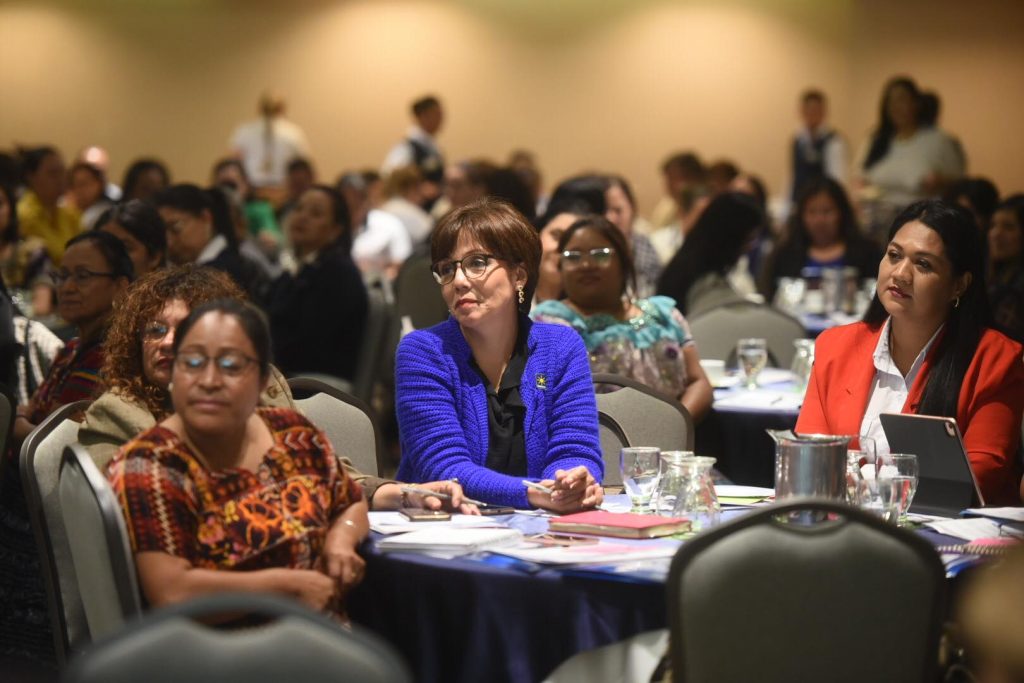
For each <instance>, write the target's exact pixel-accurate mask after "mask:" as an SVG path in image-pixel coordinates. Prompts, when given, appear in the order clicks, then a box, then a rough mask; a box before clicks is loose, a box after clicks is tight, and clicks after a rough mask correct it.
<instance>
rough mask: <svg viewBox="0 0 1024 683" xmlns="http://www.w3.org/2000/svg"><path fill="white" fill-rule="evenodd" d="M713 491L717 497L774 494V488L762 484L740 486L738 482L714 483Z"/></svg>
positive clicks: (751, 496)
mask: <svg viewBox="0 0 1024 683" xmlns="http://www.w3.org/2000/svg"><path fill="white" fill-rule="evenodd" d="M715 493H717V494H718V497H719V498H768V497H769V496H774V495H775V489H769V488H765V487H764V486H740V485H738V484H716V485H715Z"/></svg>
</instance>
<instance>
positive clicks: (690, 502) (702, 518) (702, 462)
mask: <svg viewBox="0 0 1024 683" xmlns="http://www.w3.org/2000/svg"><path fill="white" fill-rule="evenodd" d="M714 464H715V459H714V458H708V457H705V456H700V455H695V456H689V457H686V458H681V459H680V460H679V461H678V466H679V467H680V469H681V474H682V477H681V481H682V486H681V487H680V488H679V490H678V492H677V495H676V500H675V504H674V505H673V506H672V516H673V517H685V518H686V519H688V520H690V530H691V531H695V532H699V531H705V530H707V529H709V528H711V527H713V526H715V525H716V524H718V522H719V520H720V518H721V511H722V506H721V504H720V503H719V502H718V494H717V493H716V492H715V483H714V481H712V479H711V467H712V466H713V465H714Z"/></svg>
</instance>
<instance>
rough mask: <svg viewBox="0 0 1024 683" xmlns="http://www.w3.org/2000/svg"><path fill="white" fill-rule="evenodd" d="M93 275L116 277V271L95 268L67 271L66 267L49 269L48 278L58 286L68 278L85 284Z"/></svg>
mask: <svg viewBox="0 0 1024 683" xmlns="http://www.w3.org/2000/svg"><path fill="white" fill-rule="evenodd" d="M94 277H109V278H115V277H117V274H116V273H99V272H97V271H95V270H89V269H88V268H75V270H74V271H68V270H66V269H63V268H62V269H61V270H51V271H50V279H52V280H53V283H54V284H55V285H57V286H58V287H60V286H62V285H63V284H64V283H65V282H67V281H68V280H74V281H75V284H76V285H85V284H88V283H89V280H91V279H93V278H94Z"/></svg>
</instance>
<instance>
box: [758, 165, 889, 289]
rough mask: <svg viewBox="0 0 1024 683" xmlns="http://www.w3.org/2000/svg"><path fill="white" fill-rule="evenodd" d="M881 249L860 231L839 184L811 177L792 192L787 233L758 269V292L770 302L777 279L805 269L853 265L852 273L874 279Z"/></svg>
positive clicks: (799, 272) (830, 180)
mask: <svg viewBox="0 0 1024 683" xmlns="http://www.w3.org/2000/svg"><path fill="white" fill-rule="evenodd" d="M881 256H882V249H881V248H880V247H879V246H878V245H877V244H876V243H875V242H874V241H873V240H871V239H869V238H867V237H865V236H864V235H862V234H861V232H860V228H859V227H858V226H857V219H856V217H855V216H854V215H853V207H852V206H850V200H849V199H848V198H847V196H846V192H845V191H844V190H843V186H842V185H840V184H839V183H837V182H836V181H834V180H832V179H831V178H827V177H818V178H813V179H811V180H809V181H807V183H805V184H804V186H803V187H802V188H801V190H800V192H799V194H798V195H797V202H796V210H795V211H794V212H793V215H792V217H791V218H790V221H789V232H788V234H787V235H786V237H785V238H784V239H783V241H782V243H781V244H779V246H778V248H777V249H776V250H775V251H774V252H773V253H772V255H771V256H770V257H769V260H768V263H767V264H766V265H765V269H764V271H762V273H761V291H762V293H764V295H765V298H767V299H768V300H769V301H770V300H771V299H772V297H773V296H775V289H776V287H777V285H778V280H779V278H782V277H800V276H801V273H802V272H803V270H804V268H843V267H846V266H851V267H853V268H856V269H857V277H858V279H859V278H864V277H875V276H876V275H877V274H878V259H879V258H881Z"/></svg>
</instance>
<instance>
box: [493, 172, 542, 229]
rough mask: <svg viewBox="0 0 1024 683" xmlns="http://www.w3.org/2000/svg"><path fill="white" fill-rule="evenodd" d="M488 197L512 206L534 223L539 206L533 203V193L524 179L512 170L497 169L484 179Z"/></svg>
mask: <svg viewBox="0 0 1024 683" xmlns="http://www.w3.org/2000/svg"><path fill="white" fill-rule="evenodd" d="M484 185H485V187H486V189H487V196H489V197H492V198H494V199H501V200H502V201H505V202H508V203H509V204H511V205H512V206H513V207H514V208H515V209H516V211H518V212H519V213H521V214H523V217H524V218H526V220H527V221H532V220H533V219H534V217H535V216H536V213H537V205H536V204H535V203H534V201H533V192H531V191H530V186H529V185H527V184H526V181H525V180H523V177H522V176H521V175H520V174H519V173H518V172H516V171H515V170H513V169H511V168H495V169H494V170H492V171H491V173H489V174H487V177H486V178H484Z"/></svg>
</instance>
